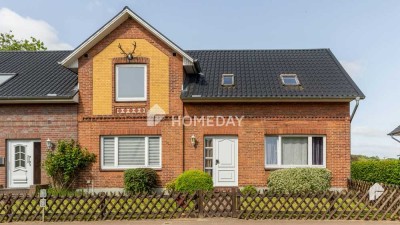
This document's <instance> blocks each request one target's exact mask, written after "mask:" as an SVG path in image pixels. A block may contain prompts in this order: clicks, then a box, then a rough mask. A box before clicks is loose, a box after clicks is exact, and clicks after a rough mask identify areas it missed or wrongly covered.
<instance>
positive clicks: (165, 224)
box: [3, 218, 400, 225]
mask: <svg viewBox="0 0 400 225" xmlns="http://www.w3.org/2000/svg"><path fill="white" fill-rule="evenodd" d="M3 224H13V225H22V224H23V225H28V224H33V225H40V224H43V225H51V224H59V225H217V224H218V225H219V224H221V225H252V224H255V225H258V224H259V225H308V224H310V225H347V224H351V225H361V224H367V225H369V224H370V225H378V224H379V225H380V224H382V225H385V224H388V225H390V224H397V225H399V224H400V223H399V221H394V222H391V221H381V222H378V221H319V220H239V219H232V218H229V219H228V218H227V219H223V218H215V219H174V220H131V221H92V222H57V223H54V222H45V223H43V222H26V223H19V222H16V223H3Z"/></svg>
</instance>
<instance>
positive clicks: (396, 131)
mask: <svg viewBox="0 0 400 225" xmlns="http://www.w3.org/2000/svg"><path fill="white" fill-rule="evenodd" d="M388 135H390V136H400V126H398V127H396V129H394V130H393V131H392V132H390V133H388Z"/></svg>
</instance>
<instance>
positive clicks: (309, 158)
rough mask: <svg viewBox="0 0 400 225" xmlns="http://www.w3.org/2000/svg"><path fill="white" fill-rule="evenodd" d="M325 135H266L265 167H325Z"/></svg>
mask: <svg viewBox="0 0 400 225" xmlns="http://www.w3.org/2000/svg"><path fill="white" fill-rule="evenodd" d="M325 143H326V140H325V136H303V135H298V136H294V135H289V136H266V137H265V167H266V168H293V167H325V165H326V144H325Z"/></svg>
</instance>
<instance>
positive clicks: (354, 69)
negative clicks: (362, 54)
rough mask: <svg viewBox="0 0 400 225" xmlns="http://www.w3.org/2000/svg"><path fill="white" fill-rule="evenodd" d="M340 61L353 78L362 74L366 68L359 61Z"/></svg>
mask: <svg viewBox="0 0 400 225" xmlns="http://www.w3.org/2000/svg"><path fill="white" fill-rule="evenodd" d="M340 63H341V64H342V66H343V67H344V69H345V70H346V71H347V73H348V74H349V75H350V76H351V77H352V78H355V77H359V76H362V73H363V71H364V68H363V66H362V65H361V63H360V62H359V61H344V60H341V61H340Z"/></svg>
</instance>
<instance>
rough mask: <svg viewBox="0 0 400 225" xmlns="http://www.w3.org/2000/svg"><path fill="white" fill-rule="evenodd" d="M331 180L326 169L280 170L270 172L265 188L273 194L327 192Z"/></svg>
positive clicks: (329, 173)
mask: <svg viewBox="0 0 400 225" xmlns="http://www.w3.org/2000/svg"><path fill="white" fill-rule="evenodd" d="M331 178H332V174H331V172H330V171H329V170H327V169H319V168H293V169H281V170H276V171H273V172H271V174H270V176H269V177H268V181H267V186H268V190H269V191H271V192H274V193H284V194H289V193H308V192H312V193H315V192H321V191H326V190H328V189H329V188H330V187H331Z"/></svg>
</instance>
